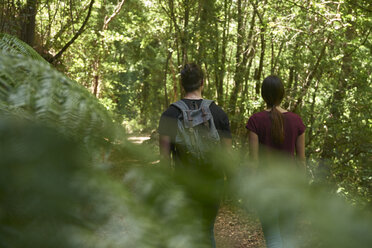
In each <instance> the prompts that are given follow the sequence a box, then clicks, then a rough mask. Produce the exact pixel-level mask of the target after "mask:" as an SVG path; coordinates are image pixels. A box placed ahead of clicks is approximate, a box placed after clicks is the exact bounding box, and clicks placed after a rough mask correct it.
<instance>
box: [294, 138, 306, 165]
mask: <svg viewBox="0 0 372 248" xmlns="http://www.w3.org/2000/svg"><path fill="white" fill-rule="evenodd" d="M296 156H297V159H298V160H299V161H300V162H301V164H302V165H303V166H304V168H305V169H306V159H305V132H303V133H302V134H301V135H300V136H298V137H297V140H296Z"/></svg>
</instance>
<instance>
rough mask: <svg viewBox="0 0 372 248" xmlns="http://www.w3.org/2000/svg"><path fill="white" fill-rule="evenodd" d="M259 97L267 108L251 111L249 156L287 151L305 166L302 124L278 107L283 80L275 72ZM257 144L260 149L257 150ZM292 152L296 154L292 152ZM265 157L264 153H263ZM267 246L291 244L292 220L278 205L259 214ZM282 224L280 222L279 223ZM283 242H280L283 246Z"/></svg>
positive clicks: (254, 157) (248, 127)
mask: <svg viewBox="0 0 372 248" xmlns="http://www.w3.org/2000/svg"><path fill="white" fill-rule="evenodd" d="M261 94H262V98H263V99H264V101H265V102H266V105H267V108H266V109H265V110H264V111H261V112H259V113H255V114H253V115H252V116H251V117H250V118H249V120H248V123H247V125H246V128H247V129H248V130H249V145H250V154H251V157H252V158H253V159H254V160H256V161H259V152H260V154H261V151H262V150H263V149H262V148H266V149H265V150H266V152H268V153H266V155H267V154H271V153H272V151H277V152H279V153H281V154H287V155H289V157H292V158H297V159H298V161H300V162H301V164H302V166H303V168H304V170H305V126H304V124H303V122H302V120H301V118H300V117H299V116H298V115H296V114H294V113H292V112H289V111H287V110H285V109H282V108H281V107H280V103H281V102H282V100H283V97H284V87H283V84H282V82H281V80H280V78H278V77H277V76H269V77H267V78H265V79H264V81H263V83H262V88H261ZM260 147H261V151H259V150H260ZM295 155H296V156H295ZM265 157H267V156H265ZM259 215H260V220H261V224H262V229H263V232H264V236H265V240H266V245H267V247H268V248H274V247H275V248H281V247H286V248H288V247H292V246H291V245H290V244H289V243H286V241H287V240H289V239H286V235H288V236H290V235H291V230H290V229H291V228H288V227H290V226H292V227H293V221H292V220H289V219H293V218H289V219H288V216H286V219H285V220H283V218H282V217H283V216H282V214H281V213H280V211H279V210H278V209H275V207H274V208H272V211H269V213H268V212H262V213H260V214H259ZM284 221H285V223H286V225H282V224H283V223H284ZM283 242H284V244H285V245H284V246H283Z"/></svg>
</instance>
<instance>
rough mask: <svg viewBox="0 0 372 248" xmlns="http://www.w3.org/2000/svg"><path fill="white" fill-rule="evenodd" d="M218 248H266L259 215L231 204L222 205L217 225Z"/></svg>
mask: <svg viewBox="0 0 372 248" xmlns="http://www.w3.org/2000/svg"><path fill="white" fill-rule="evenodd" d="M215 238H216V245H217V248H264V247H266V246H265V241H264V238H263V233H262V229H261V224H260V222H259V220H258V217H257V215H255V214H254V213H249V212H246V211H244V210H243V209H241V208H240V207H237V206H234V205H231V204H222V206H221V208H220V210H219V213H218V215H217V219H216V223H215Z"/></svg>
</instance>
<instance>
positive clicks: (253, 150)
mask: <svg viewBox="0 0 372 248" xmlns="http://www.w3.org/2000/svg"><path fill="white" fill-rule="evenodd" d="M249 153H250V156H251V158H252V159H253V160H254V161H258V135H257V134H256V133H255V132H252V131H249Z"/></svg>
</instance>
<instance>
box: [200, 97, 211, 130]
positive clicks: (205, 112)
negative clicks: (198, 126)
mask: <svg viewBox="0 0 372 248" xmlns="http://www.w3.org/2000/svg"><path fill="white" fill-rule="evenodd" d="M212 102H213V101H212V100H207V99H203V100H202V102H201V104H200V109H201V110H202V113H203V114H202V115H203V122H204V125H205V126H207V127H209V122H208V119H207V115H208V113H210V110H209V106H210V105H211V104H212Z"/></svg>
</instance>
